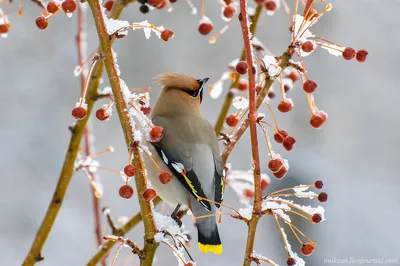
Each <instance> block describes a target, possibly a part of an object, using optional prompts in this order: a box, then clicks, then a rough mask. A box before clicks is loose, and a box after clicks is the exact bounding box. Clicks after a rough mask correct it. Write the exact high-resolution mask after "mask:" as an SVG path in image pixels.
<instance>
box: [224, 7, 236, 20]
mask: <svg viewBox="0 0 400 266" xmlns="http://www.w3.org/2000/svg"><path fill="white" fill-rule="evenodd" d="M235 12H236V10H235V8H234V7H233V6H227V7H225V9H224V13H223V14H224V17H226V18H232V17H233V15H235Z"/></svg>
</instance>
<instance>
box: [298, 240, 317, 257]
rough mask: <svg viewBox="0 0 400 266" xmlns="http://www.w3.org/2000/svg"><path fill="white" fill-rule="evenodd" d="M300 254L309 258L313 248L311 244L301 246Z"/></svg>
mask: <svg viewBox="0 0 400 266" xmlns="http://www.w3.org/2000/svg"><path fill="white" fill-rule="evenodd" d="M300 252H301V253H302V254H303V255H304V256H310V255H311V254H312V253H313V252H314V246H313V244H311V243H305V244H303V245H302V246H301V248H300Z"/></svg>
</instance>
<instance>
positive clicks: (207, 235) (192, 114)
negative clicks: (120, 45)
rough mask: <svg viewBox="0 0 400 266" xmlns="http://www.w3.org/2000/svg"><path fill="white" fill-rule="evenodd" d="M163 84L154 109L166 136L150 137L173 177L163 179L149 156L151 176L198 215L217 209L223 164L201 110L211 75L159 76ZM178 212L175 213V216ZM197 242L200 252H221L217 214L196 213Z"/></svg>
mask: <svg viewBox="0 0 400 266" xmlns="http://www.w3.org/2000/svg"><path fill="white" fill-rule="evenodd" d="M155 79H156V82H157V83H158V84H160V85H162V86H163V88H162V90H161V92H160V94H159V96H158V99H157V102H156V104H155V105H154V107H153V109H152V112H151V115H150V116H151V120H152V122H153V123H154V125H157V126H162V127H163V129H164V130H163V137H162V139H161V140H160V141H158V142H149V143H148V144H149V145H148V147H149V149H150V151H151V152H152V154H153V155H152V157H153V159H154V160H155V162H156V163H157V164H158V165H159V167H160V168H161V169H162V170H163V171H169V172H171V173H172V175H173V177H172V180H171V181H170V182H169V183H167V184H163V183H161V181H160V179H159V178H158V176H159V170H158V169H157V168H156V167H154V163H153V162H152V161H151V160H150V158H149V157H148V156H145V157H144V158H145V164H146V168H147V169H148V179H149V180H150V182H151V184H152V185H153V187H154V189H155V190H156V191H157V193H158V195H159V196H160V197H161V198H162V199H163V200H164V201H166V202H167V203H169V204H170V205H171V206H173V207H175V210H174V212H173V213H172V215H171V216H172V217H173V218H174V219H176V220H178V219H177V218H176V213H177V212H178V210H179V209H183V208H186V207H187V208H189V209H190V210H191V211H192V213H193V215H194V216H195V217H199V216H204V215H209V214H215V213H217V211H218V209H219V207H220V204H221V203H222V200H223V192H224V182H223V178H222V173H223V164H222V159H221V156H220V151H219V147H218V141H217V138H216V136H215V133H214V130H213V127H212V126H211V124H210V123H209V122H208V121H207V120H206V119H205V118H204V117H203V116H202V114H201V112H200V104H201V102H202V99H203V89H204V86H205V83H206V82H207V80H208V78H205V79H194V78H192V77H189V76H186V75H184V74H180V73H163V74H160V75H158V76H156V77H155ZM174 216H175V217H174ZM196 224H197V230H198V246H199V249H200V250H201V251H202V252H213V253H215V254H220V253H222V244H221V240H220V237H219V233H218V227H217V217H216V216H208V217H206V218H199V219H196Z"/></svg>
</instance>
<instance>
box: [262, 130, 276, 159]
mask: <svg viewBox="0 0 400 266" xmlns="http://www.w3.org/2000/svg"><path fill="white" fill-rule="evenodd" d="M258 124H259V126H260V127H261V129H262V131H263V132H264V137H265V141H266V142H267V147H268V154H269V156H270V158H271V159H272V154H274V151H273V149H272V144H271V140H270V139H269V136H268V131H267V130H266V129H265V128H264V126H263V125H261V124H260V123H258Z"/></svg>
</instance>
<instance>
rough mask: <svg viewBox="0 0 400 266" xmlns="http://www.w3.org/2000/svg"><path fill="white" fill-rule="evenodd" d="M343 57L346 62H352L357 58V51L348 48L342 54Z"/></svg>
mask: <svg viewBox="0 0 400 266" xmlns="http://www.w3.org/2000/svg"><path fill="white" fill-rule="evenodd" d="M342 56H343V58H344V59H346V60H351V59H353V58H354V57H355V56H356V50H354V49H353V48H352V47H346V48H344V50H343V52H342Z"/></svg>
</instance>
